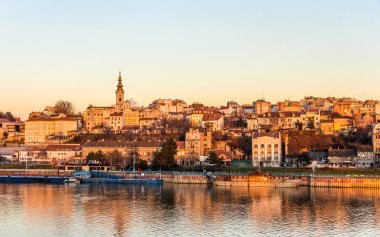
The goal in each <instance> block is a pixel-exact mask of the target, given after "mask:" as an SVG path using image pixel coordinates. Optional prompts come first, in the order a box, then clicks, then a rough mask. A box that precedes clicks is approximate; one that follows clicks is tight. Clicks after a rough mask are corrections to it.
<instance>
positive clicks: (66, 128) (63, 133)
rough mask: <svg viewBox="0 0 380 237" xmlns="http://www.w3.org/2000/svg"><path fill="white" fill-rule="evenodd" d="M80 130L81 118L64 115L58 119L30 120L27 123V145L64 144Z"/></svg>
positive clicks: (41, 118)
mask: <svg viewBox="0 0 380 237" xmlns="http://www.w3.org/2000/svg"><path fill="white" fill-rule="evenodd" d="M80 128H81V120H80V118H78V117H68V116H66V115H63V114H61V115H59V116H57V117H39V118H33V119H29V120H27V121H25V143H26V144H44V143H48V142H52V143H63V142H65V141H67V140H68V139H69V138H70V137H71V134H73V133H76V132H78V131H79V130H80Z"/></svg>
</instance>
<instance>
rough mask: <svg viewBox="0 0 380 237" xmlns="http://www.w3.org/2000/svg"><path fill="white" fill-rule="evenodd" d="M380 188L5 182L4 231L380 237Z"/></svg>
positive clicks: (1, 188) (0, 228)
mask: <svg viewBox="0 0 380 237" xmlns="http://www.w3.org/2000/svg"><path fill="white" fill-rule="evenodd" d="M379 233H380V190H379V189H349V188H347V189H343V188H335V189H331V188H330V189H328V188H307V187H301V188H297V189H273V188H255V189H248V188H241V187H236V188H225V187H213V186H207V185H183V184H181V185H175V184H164V185H163V186H127V185H44V184H25V185H24V184H0V236H2V237H3V236H218V237H221V236H374V235H376V234H379Z"/></svg>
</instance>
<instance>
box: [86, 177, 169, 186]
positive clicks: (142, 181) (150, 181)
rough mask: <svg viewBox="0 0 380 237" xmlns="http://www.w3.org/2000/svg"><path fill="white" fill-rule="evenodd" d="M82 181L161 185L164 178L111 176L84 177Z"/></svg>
mask: <svg viewBox="0 0 380 237" xmlns="http://www.w3.org/2000/svg"><path fill="white" fill-rule="evenodd" d="M81 182H82V183H95V184H139V185H161V184H163V183H164V181H163V180H162V179H109V178H89V179H82V180H81Z"/></svg>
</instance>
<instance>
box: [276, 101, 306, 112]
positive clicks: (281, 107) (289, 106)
mask: <svg viewBox="0 0 380 237" xmlns="http://www.w3.org/2000/svg"><path fill="white" fill-rule="evenodd" d="M277 109H278V111H282V112H299V111H301V109H302V107H301V102H299V101H290V100H285V101H283V102H278V103H277Z"/></svg>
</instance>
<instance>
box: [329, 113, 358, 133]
mask: <svg viewBox="0 0 380 237" xmlns="http://www.w3.org/2000/svg"><path fill="white" fill-rule="evenodd" d="M333 120H334V132H344V131H349V130H350V129H352V127H353V126H354V120H353V118H352V117H349V116H334V117H333Z"/></svg>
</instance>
